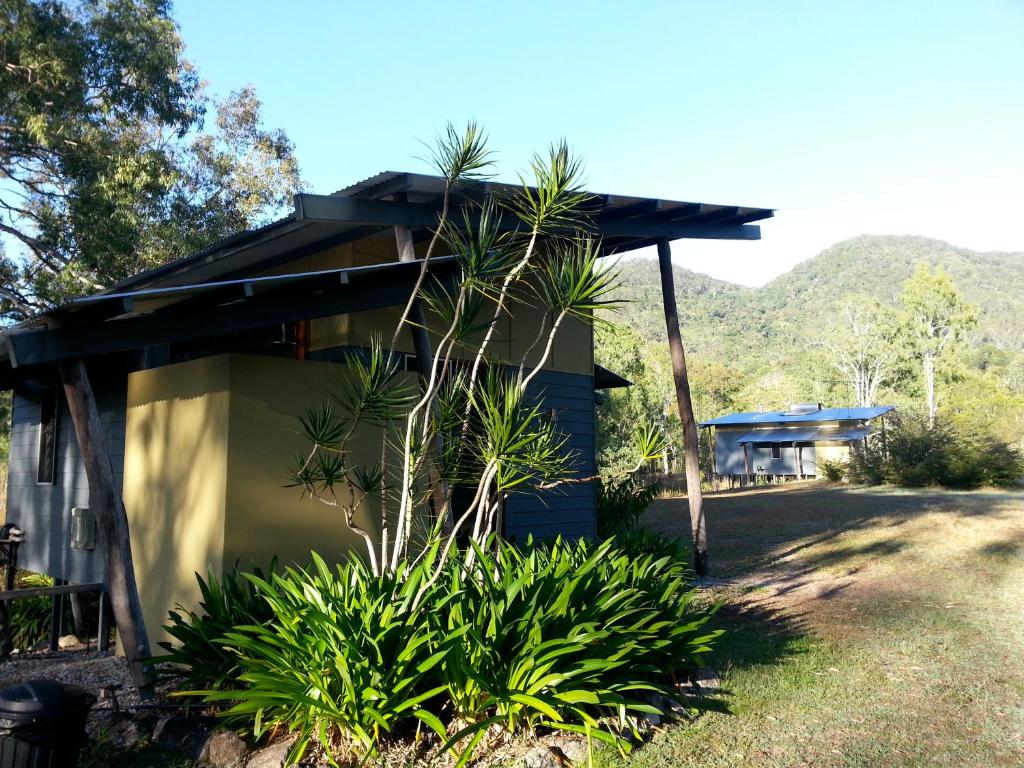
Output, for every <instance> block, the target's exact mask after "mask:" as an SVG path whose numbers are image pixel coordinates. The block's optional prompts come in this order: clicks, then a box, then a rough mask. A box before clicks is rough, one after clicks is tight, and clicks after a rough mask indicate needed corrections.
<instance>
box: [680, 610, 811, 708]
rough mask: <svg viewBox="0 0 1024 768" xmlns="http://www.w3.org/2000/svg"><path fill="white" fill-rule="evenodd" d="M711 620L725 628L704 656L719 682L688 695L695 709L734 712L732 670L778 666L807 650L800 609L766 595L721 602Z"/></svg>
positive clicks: (807, 641) (805, 628) (807, 630)
mask: <svg viewBox="0 0 1024 768" xmlns="http://www.w3.org/2000/svg"><path fill="white" fill-rule="evenodd" d="M713 621H714V625H715V627H716V628H717V629H722V630H725V632H724V634H723V635H721V636H720V637H719V638H718V639H717V640H716V641H715V643H714V647H713V650H712V651H711V652H710V653H709V654H708V655H707V656H706V657H705V659H704V660H705V662H706V663H707V664H708V666H709V667H710V668H711V669H712V670H714V671H715V673H717V675H718V676H719V681H720V684H719V687H718V688H717V690H713V691H711V692H709V693H707V694H704V695H701V696H697V697H690V698H688V699H687V701H686V703H687V704H688V705H689V706H692V707H693V708H694V709H695V710H697V712H698V713H705V712H717V713H721V714H733V712H732V708H731V705H732V700H733V699H734V698H735V695H736V691H735V690H734V689H732V688H730V687H729V680H730V679H733V673H735V672H738V671H743V670H748V669H753V668H756V667H766V668H767V667H774V666H780V665H782V664H784V663H786V661H787V660H789V659H790V658H792V657H794V656H797V655H800V654H803V653H806V652H807V650H808V648H809V645H810V642H811V636H810V632H809V629H808V627H807V626H806V624H805V619H804V614H803V613H801V612H799V611H794V610H792V609H782V608H779V607H778V606H776V605H773V604H772V603H770V602H769V601H768V600H767V599H765V600H756V599H743V600H730V601H728V602H724V603H722V604H721V606H720V607H719V609H718V612H717V613H716V615H715V618H714V620H713Z"/></svg>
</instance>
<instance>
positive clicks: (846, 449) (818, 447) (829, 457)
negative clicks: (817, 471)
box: [814, 442, 850, 462]
mask: <svg viewBox="0 0 1024 768" xmlns="http://www.w3.org/2000/svg"><path fill="white" fill-rule="evenodd" d="M849 458H850V444H849V443H835V442H833V443H824V442H819V443H815V444H814V460H815V462H822V461H848V460H849Z"/></svg>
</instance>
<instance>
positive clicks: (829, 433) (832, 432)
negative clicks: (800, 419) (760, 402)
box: [736, 427, 869, 445]
mask: <svg viewBox="0 0 1024 768" xmlns="http://www.w3.org/2000/svg"><path fill="white" fill-rule="evenodd" d="M868 431H869V430H868V428H867V427H851V428H849V429H824V428H821V427H819V428H817V429H755V430H754V431H753V432H747V433H746V434H745V435H742V436H740V437H739V438H737V440H736V444H737V445H743V444H744V443H817V442H821V441H825V440H842V441H846V440H863V439H864V438H865V437H867V436H868Z"/></svg>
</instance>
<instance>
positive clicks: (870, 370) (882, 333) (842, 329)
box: [819, 295, 900, 408]
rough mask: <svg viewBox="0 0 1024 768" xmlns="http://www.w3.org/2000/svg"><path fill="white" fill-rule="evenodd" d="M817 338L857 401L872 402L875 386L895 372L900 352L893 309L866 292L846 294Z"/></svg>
mask: <svg viewBox="0 0 1024 768" xmlns="http://www.w3.org/2000/svg"><path fill="white" fill-rule="evenodd" d="M836 310H837V312H836V316H835V318H834V320H833V321H832V323H831V325H830V326H829V327H828V329H827V331H826V333H825V336H824V338H823V339H822V340H821V341H820V342H819V343H820V344H821V346H823V347H824V348H825V350H826V351H827V352H828V355H829V360H830V362H831V363H832V366H833V367H834V368H835V369H836V370H837V371H838V372H839V373H840V374H841V375H842V376H843V379H844V380H845V381H846V382H847V383H848V384H849V385H850V388H851V389H852V390H853V394H854V400H855V401H856V403H857V405H858V406H860V407H862V408H864V407H870V406H872V405H874V404H875V399H876V397H877V396H878V390H879V389H880V388H881V386H882V385H883V384H885V383H886V382H888V381H890V380H891V379H892V378H893V376H894V375H895V372H896V367H897V363H898V359H899V355H900V350H899V341H900V338H899V337H900V321H899V316H898V315H897V313H896V312H895V311H894V310H892V309H889V308H888V307H885V306H883V305H882V304H881V303H880V302H879V301H877V300H875V299H872V298H870V297H867V296H856V295H854V296H847V297H846V298H845V299H843V301H842V302H840V304H839V305H838V307H837V308H836Z"/></svg>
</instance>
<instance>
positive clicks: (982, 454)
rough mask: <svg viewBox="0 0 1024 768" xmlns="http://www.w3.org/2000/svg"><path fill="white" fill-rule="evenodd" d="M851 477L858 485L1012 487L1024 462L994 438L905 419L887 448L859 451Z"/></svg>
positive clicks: (890, 436) (889, 437)
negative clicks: (859, 483) (883, 483)
mask: <svg viewBox="0 0 1024 768" xmlns="http://www.w3.org/2000/svg"><path fill="white" fill-rule="evenodd" d="M850 476H851V479H853V480H854V481H855V482H862V483H882V482H885V483H892V484H894V485H901V486H907V487H920V486H927V485H943V486H947V487H950V488H979V487H981V486H1009V485H1014V484H1015V483H1017V482H1019V481H1020V479H1021V477H1024V458H1022V456H1021V453H1020V451H1018V450H1017V449H1016V448H1014V447H1013V446H1011V445H1009V444H1008V443H1006V442H1005V441H1003V440H1000V439H999V438H997V437H995V436H993V435H990V434H985V433H983V432H978V431H976V430H974V431H965V430H959V429H956V428H954V427H951V426H948V425H946V424H943V423H941V422H939V423H936V424H935V425H933V426H929V425H928V424H927V422H925V421H923V420H915V419H909V418H904V419H901V420H900V421H899V422H897V423H896V424H895V425H894V428H893V429H891V430H890V431H889V433H888V435H887V437H886V443H885V446H884V447H883V446H882V445H881V444H880V443H879V444H876V445H875V446H874V447H873V448H872V450H870V451H856V452H854V454H853V456H852V461H851V466H850Z"/></svg>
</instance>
